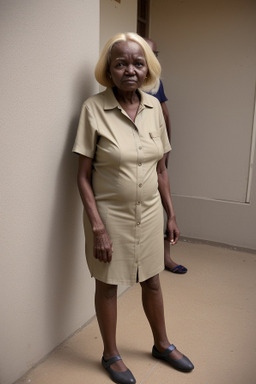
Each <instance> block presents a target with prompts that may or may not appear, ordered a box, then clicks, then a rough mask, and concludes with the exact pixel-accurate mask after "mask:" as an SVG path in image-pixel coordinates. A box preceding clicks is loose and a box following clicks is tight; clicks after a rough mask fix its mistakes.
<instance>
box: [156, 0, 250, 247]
mask: <svg viewBox="0 0 256 384" xmlns="http://www.w3.org/2000/svg"><path fill="white" fill-rule="evenodd" d="M255 34H256V3H255V1H252V0H228V1H225V2H223V1H221V0H217V1H213V0H212V1H207V2H206V1H203V0H195V1H193V2H186V1H178V0H171V1H169V0H168V1H167V0H152V1H151V30H150V35H151V37H152V38H153V39H155V40H156V41H157V42H158V45H159V50H160V61H161V63H162V66H163V81H164V85H165V90H166V94H167V96H168V98H169V101H168V107H169V110H170V114H171V121H172V132H173V133H172V145H173V151H172V154H171V160H170V162H171V163H170V169H169V172H170V178H171V186H172V193H173V196H174V204H175V209H176V213H177V216H178V222H179V224H180V227H181V230H182V234H183V235H184V236H188V237H194V238H199V239H205V240H212V241H216V242H221V243H227V244H231V245H236V246H241V247H246V248H252V249H256V236H255V228H256V188H255V187H256V183H255V181H256V180H255V179H256V175H255V167H254V169H253V171H252V174H251V175H252V176H253V178H252V179H249V178H248V175H249V172H250V168H252V164H251V163H250V152H251V149H254V148H255V141H252V129H253V121H254V113H255V104H254V103H255V68H256V52H255ZM255 128H256V127H255V126H254V130H255Z"/></svg>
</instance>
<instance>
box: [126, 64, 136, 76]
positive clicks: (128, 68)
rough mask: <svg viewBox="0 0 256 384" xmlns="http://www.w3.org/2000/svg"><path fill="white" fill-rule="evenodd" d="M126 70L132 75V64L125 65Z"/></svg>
mask: <svg viewBox="0 0 256 384" xmlns="http://www.w3.org/2000/svg"><path fill="white" fill-rule="evenodd" d="M126 72H127V73H128V74H129V75H134V73H135V70H134V66H133V65H132V64H130V65H127V67H126Z"/></svg>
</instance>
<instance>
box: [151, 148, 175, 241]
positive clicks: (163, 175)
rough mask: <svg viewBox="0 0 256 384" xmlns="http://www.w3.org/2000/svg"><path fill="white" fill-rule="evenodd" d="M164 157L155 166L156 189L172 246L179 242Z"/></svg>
mask: <svg viewBox="0 0 256 384" xmlns="http://www.w3.org/2000/svg"><path fill="white" fill-rule="evenodd" d="M165 156H166V155H165ZM165 156H164V157H163V158H162V159H161V160H160V161H159V162H158V164H157V175H158V189H159V193H160V196H161V199H162V204H163V207H164V209H165V212H166V215H167V224H166V235H167V239H168V240H169V241H170V242H171V243H172V244H173V245H174V244H176V243H177V241H178V240H179V237H180V230H179V228H178V226H177V223H176V216H175V212H174V208H173V204H172V198H171V190H170V183H169V177H168V173H167V168H166V166H165V161H166V159H165Z"/></svg>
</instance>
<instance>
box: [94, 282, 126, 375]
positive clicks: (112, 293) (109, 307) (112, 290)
mask: <svg viewBox="0 0 256 384" xmlns="http://www.w3.org/2000/svg"><path fill="white" fill-rule="evenodd" d="M95 309H96V315H97V320H98V323H99V327H100V332H101V336H102V340H103V345H104V351H103V356H104V359H105V360H109V359H110V358H111V357H113V356H116V355H119V352H118V349H117V345H116V325H117V285H111V284H105V283H103V282H101V281H99V280H96V290H95ZM111 368H112V369H113V370H115V371H119V372H123V371H125V370H127V367H126V366H125V364H124V363H123V361H122V360H119V361H117V362H115V363H113V364H111Z"/></svg>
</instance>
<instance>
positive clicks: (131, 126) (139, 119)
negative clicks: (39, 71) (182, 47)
mask: <svg viewBox="0 0 256 384" xmlns="http://www.w3.org/2000/svg"><path fill="white" fill-rule="evenodd" d="M140 95H141V103H140V107H139V110H138V113H137V116H136V119H135V122H133V121H132V120H131V119H130V118H129V116H128V115H127V114H126V112H125V111H124V110H123V109H122V107H121V106H120V105H119V103H118V101H117V100H116V98H115V96H114V93H113V91H112V89H106V90H105V91H104V92H101V93H99V94H97V95H95V96H92V97H90V98H89V99H88V100H86V102H85V103H84V104H83V107H82V111H81V116H80V121H79V126H78V131H77V136H76V140H75V144H74V147H73V152H75V153H78V154H81V155H84V156H87V157H90V158H92V159H93V173H92V187H93V192H94V195H95V200H96V204H97V208H98V211H99V213H100V216H101V218H102V221H103V223H104V225H105V227H106V229H107V232H108V234H109V236H110V238H111V241H112V243H113V255H112V261H111V262H110V263H103V262H100V261H99V260H97V259H95V258H94V256H93V233H92V228H91V225H90V222H89V220H88V218H87V215H86V212H84V229H85V239H86V241H85V242H86V247H85V248H86V258H87V263H88V267H89V270H90V273H91V275H92V276H94V277H95V278H96V279H98V280H100V281H103V282H105V283H108V284H124V285H133V284H134V283H136V282H137V281H139V282H142V281H145V280H147V279H148V278H150V277H152V276H155V275H156V274H158V273H159V272H161V271H162V270H163V269H164V257H163V255H164V249H163V209H162V204H161V198H160V194H159V191H158V178H157V173H156V166H157V162H158V161H159V160H160V159H161V158H162V157H163V155H164V153H166V152H169V151H170V149H171V147H170V144H169V140H168V137H167V133H166V127H165V122H164V117H163V114H162V109H161V105H160V103H159V101H158V100H157V99H156V98H155V97H153V96H151V95H148V94H146V93H145V92H141V91H140Z"/></svg>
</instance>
